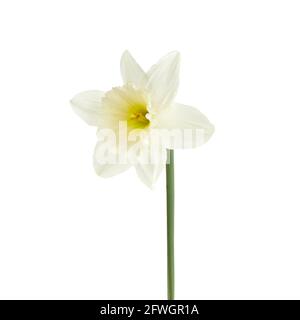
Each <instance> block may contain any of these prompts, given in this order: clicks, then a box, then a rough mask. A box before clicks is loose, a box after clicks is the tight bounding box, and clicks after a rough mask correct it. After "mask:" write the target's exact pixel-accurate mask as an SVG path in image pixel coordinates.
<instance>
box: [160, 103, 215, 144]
mask: <svg viewBox="0 0 300 320" xmlns="http://www.w3.org/2000/svg"><path fill="white" fill-rule="evenodd" d="M156 120H157V124H156V127H157V128H159V129H168V130H170V131H169V133H172V136H173V138H172V139H164V141H165V144H164V145H165V147H166V148H169V149H176V148H194V147H198V146H200V145H202V144H203V143H205V142H206V141H207V140H208V139H209V138H210V137H211V136H212V134H213V132H214V126H213V125H212V124H211V123H210V122H209V120H208V119H207V118H206V117H205V115H204V114H202V113H201V112H200V111H199V110H198V109H196V108H194V107H190V106H186V105H183V104H179V103H175V104H174V105H173V106H172V107H170V108H167V109H165V110H163V111H162V112H161V113H160V114H159V115H158V117H157V119H156Z"/></svg>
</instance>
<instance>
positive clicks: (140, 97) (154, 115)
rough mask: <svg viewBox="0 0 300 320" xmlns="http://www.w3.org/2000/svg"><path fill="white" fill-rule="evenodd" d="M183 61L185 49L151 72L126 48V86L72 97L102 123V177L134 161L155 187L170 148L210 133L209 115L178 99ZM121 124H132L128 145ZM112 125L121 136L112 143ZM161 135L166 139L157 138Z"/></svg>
mask: <svg viewBox="0 0 300 320" xmlns="http://www.w3.org/2000/svg"><path fill="white" fill-rule="evenodd" d="M179 65H180V56H179V53H178V52H171V53H169V54H168V55H166V56H165V57H163V58H162V59H161V60H159V61H158V63H157V64H155V65H153V66H152V67H151V68H150V70H149V71H148V72H145V71H143V69H142V68H141V67H140V66H139V65H138V64H137V62H136V61H135V60H134V58H133V57H132V56H131V54H130V53H129V52H128V51H125V52H124V53H123V55H122V58H121V74H122V78H123V85H122V86H120V87H115V88H113V89H111V90H110V91H107V92H103V91H85V92H82V93H79V94H78V95H76V96H75V97H74V98H73V99H72V100H71V104H72V106H73V109H74V111H75V112H76V113H77V114H78V115H79V116H80V117H81V118H82V119H83V120H84V121H85V122H86V123H88V124H89V125H92V126H96V127H98V143H97V145H96V148H95V152H94V167H95V170H96V173H97V174H98V175H99V176H102V177H111V176H114V175H116V174H119V173H121V172H124V171H126V170H127V169H129V168H130V167H131V166H132V165H133V166H134V167H135V169H136V172H137V174H138V176H139V178H140V179H141V180H142V181H143V182H144V183H145V184H146V185H148V186H149V187H151V186H153V184H154V183H155V182H156V180H157V179H158V177H159V175H160V173H161V172H162V170H163V168H164V165H165V163H166V161H167V157H166V156H165V155H166V152H165V149H175V148H187V147H197V146H199V145H201V144H203V143H204V142H206V141H207V140H208V139H209V138H210V136H211V135H212V133H213V131H214V128H213V126H212V124H211V123H210V122H209V121H208V120H207V118H206V117H205V116H204V115H203V114H202V113H200V111H198V110H197V109H196V108H193V107H191V106H187V105H183V104H180V103H176V102H174V98H175V95H176V93H177V89H178V83H179ZM121 123H122V124H123V126H124V124H125V125H126V127H127V128H126V133H125V130H124V134H123V136H124V135H125V136H126V140H127V141H126V143H127V147H124V146H123V147H120V141H116V140H118V139H119V140H122V137H120V131H121V130H120V124H121ZM107 129H110V130H111V132H112V133H114V134H115V137H116V139H114V138H111V139H110V144H109V142H108V141H106V140H105V139H104V135H103V132H104V133H107V131H105V130H107ZM154 132H155V135H154V134H153V133H154ZM168 133H169V134H168ZM158 135H160V138H158V139H154V138H153V137H154V136H155V137H157V136H158ZM137 136H138V138H137ZM154 140H155V141H154ZM122 141H124V140H122ZM153 141H154V142H153ZM150 144H151V148H150V147H149V146H150ZM150 150H151V151H150ZM150 153H151V160H152V161H149V157H150V156H149V154H150ZM108 154H109V155H110V156H108ZM116 157H117V158H116ZM120 159H122V161H120ZM146 159H147V160H146Z"/></svg>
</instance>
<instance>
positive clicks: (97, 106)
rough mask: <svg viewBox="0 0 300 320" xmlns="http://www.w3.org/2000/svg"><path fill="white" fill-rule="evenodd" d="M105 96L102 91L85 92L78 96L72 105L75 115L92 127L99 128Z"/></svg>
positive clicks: (72, 101)
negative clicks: (102, 102)
mask: <svg viewBox="0 0 300 320" xmlns="http://www.w3.org/2000/svg"><path fill="white" fill-rule="evenodd" d="M103 96H104V93H103V92H102V91H96V90H91V91H84V92H81V93H79V94H77V95H76V96H75V97H74V98H73V99H72V100H71V105H72V107H73V110H74V111H75V113H76V114H77V115H78V116H79V117H80V118H82V119H83V120H84V121H85V122H86V123H87V124H89V125H91V126H99V125H100V124H101V123H102V121H101V100H102V98H103Z"/></svg>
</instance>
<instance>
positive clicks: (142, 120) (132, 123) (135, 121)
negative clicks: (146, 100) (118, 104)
mask: <svg viewBox="0 0 300 320" xmlns="http://www.w3.org/2000/svg"><path fill="white" fill-rule="evenodd" d="M128 111H129V112H128V115H129V117H128V120H127V124H128V127H130V128H134V129H144V128H145V127H147V126H148V125H149V124H150V121H149V120H148V119H147V114H148V110H147V108H146V106H145V105H137V106H132V107H131V108H130V109H129V110H128Z"/></svg>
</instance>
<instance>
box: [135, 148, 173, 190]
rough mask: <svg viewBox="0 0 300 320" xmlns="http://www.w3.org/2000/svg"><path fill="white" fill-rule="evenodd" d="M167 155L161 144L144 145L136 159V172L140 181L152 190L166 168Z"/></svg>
mask: <svg viewBox="0 0 300 320" xmlns="http://www.w3.org/2000/svg"><path fill="white" fill-rule="evenodd" d="M166 160H167V153H166V150H165V149H164V148H162V147H161V145H160V144H155V145H152V146H151V145H144V146H143V147H141V148H140V156H139V157H137V158H136V161H135V162H134V163H135V165H134V166H135V170H136V172H137V175H138V177H139V178H140V180H141V181H142V182H143V183H144V184H146V185H147V186H148V187H149V188H152V187H153V186H154V184H155V182H156V181H157V179H158V178H159V176H160V174H161V172H162V170H163V169H164V167H165V164H166Z"/></svg>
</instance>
